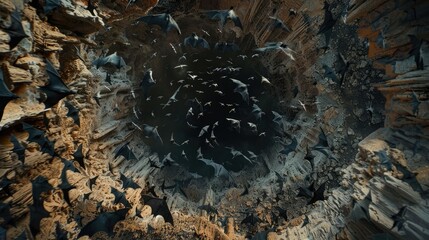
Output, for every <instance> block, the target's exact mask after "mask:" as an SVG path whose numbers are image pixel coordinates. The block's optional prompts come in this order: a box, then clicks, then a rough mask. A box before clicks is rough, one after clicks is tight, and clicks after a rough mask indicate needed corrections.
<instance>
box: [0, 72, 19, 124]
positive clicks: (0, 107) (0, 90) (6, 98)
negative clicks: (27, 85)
mask: <svg viewBox="0 0 429 240" xmlns="http://www.w3.org/2000/svg"><path fill="white" fill-rule="evenodd" d="M17 98H18V96H17V95H15V94H13V93H12V92H11V91H10V90H9V88H7V86H6V83H5V82H4V75H3V70H2V69H0V121H1V119H2V117H3V112H4V108H5V107H6V105H7V104H8V103H9V102H10V101H12V100H13V99H17Z"/></svg>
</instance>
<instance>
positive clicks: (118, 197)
mask: <svg viewBox="0 0 429 240" xmlns="http://www.w3.org/2000/svg"><path fill="white" fill-rule="evenodd" d="M111 193H112V194H113V195H114V196H115V201H114V203H115V204H118V203H122V204H123V205H124V206H125V207H126V208H131V204H130V202H128V200H127V198H126V197H125V193H123V192H120V191H118V190H117V189H116V188H113V187H111Z"/></svg>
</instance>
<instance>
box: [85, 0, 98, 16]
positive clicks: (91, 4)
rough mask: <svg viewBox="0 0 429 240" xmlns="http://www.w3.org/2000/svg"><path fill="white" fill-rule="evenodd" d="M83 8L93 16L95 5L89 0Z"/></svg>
mask: <svg viewBox="0 0 429 240" xmlns="http://www.w3.org/2000/svg"><path fill="white" fill-rule="evenodd" d="M85 9H86V10H88V11H89V12H90V13H91V14H92V16H95V10H96V9H97V6H95V5H94V4H93V3H92V1H91V0H88V6H87V7H86V8H85Z"/></svg>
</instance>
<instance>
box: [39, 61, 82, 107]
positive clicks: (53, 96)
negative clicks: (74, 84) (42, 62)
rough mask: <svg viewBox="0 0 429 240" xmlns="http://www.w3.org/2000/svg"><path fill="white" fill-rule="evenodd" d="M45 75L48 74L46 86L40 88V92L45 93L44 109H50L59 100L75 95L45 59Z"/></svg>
mask: <svg viewBox="0 0 429 240" xmlns="http://www.w3.org/2000/svg"><path fill="white" fill-rule="evenodd" d="M46 73H47V74H48V77H49V80H48V84H47V85H46V86H43V87H40V90H41V91H42V92H43V93H45V95H46V99H45V101H44V103H45V108H51V107H52V106H54V105H55V104H57V103H58V102H59V101H60V100H61V99H63V98H65V97H67V96H68V95H70V94H75V93H76V92H75V91H72V90H70V89H69V88H68V87H67V85H65V84H64V82H63V80H62V79H61V76H60V74H59V73H58V72H57V70H55V68H54V66H53V65H52V63H51V62H50V61H49V60H48V59H46Z"/></svg>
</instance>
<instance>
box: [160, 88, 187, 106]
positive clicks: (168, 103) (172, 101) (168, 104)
mask: <svg viewBox="0 0 429 240" xmlns="http://www.w3.org/2000/svg"><path fill="white" fill-rule="evenodd" d="M181 88H182V85H180V86H179V87H178V88H177V89H176V91H175V92H174V94H173V95H172V96H171V97H170V98H169V99H168V101H167V103H166V104H164V106H163V107H162V109H164V108H166V107H167V106H170V105H171V104H172V103H175V102H177V101H179V100H178V99H177V94H178V93H179V91H180V89H181Z"/></svg>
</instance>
